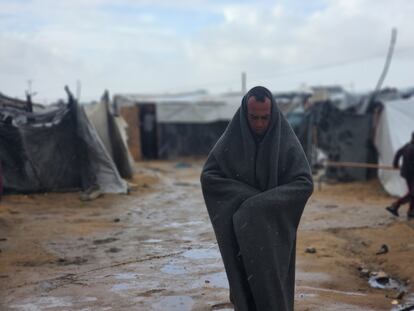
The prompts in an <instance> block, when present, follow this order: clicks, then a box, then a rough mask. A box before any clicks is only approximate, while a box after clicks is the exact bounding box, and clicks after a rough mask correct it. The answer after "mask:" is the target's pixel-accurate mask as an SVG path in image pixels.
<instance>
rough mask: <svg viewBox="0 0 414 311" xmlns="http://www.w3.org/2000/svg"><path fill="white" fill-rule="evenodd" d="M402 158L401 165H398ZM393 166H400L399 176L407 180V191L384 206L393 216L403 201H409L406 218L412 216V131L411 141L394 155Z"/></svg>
mask: <svg viewBox="0 0 414 311" xmlns="http://www.w3.org/2000/svg"><path fill="white" fill-rule="evenodd" d="M401 158H402V160H403V161H402V165H401V166H399V162H400V159H401ZM393 166H394V167H395V168H400V173H401V176H402V177H403V178H404V179H405V181H406V182H407V187H408V192H407V194H406V195H405V196H403V197H401V198H399V199H398V200H397V201H395V202H394V203H393V204H391V206H388V207H386V210H387V211H389V212H390V213H391V214H393V215H394V216H399V213H398V209H399V208H400V207H401V205H403V204H405V203H410V206H409V208H408V212H407V218H408V219H413V218H414V132H413V133H412V134H411V141H410V142H408V143H407V144H405V145H404V146H403V147H402V148H400V149H399V150H398V151H397V153H396V154H395V157H394V163H393Z"/></svg>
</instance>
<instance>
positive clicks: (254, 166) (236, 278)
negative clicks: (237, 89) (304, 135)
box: [201, 92, 313, 311]
mask: <svg viewBox="0 0 414 311" xmlns="http://www.w3.org/2000/svg"><path fill="white" fill-rule="evenodd" d="M269 94H270V92H269ZM271 98H272V113H271V123H270V125H269V128H268V130H267V132H266V134H265V135H264V137H263V138H262V139H261V141H260V142H256V141H255V139H254V136H253V135H252V133H251V131H250V128H249V125H248V121H247V117H246V116H247V95H246V96H245V97H244V98H243V100H242V105H241V107H240V108H239V110H238V111H237V112H236V114H235V115H234V117H233V119H232V121H231V122H230V124H229V126H228V127H227V129H226V131H225V132H224V134H223V135H222V136H221V138H220V139H219V141H218V142H217V144H216V145H215V146H214V148H213V149H212V151H211V152H210V154H209V156H208V159H207V161H206V163H205V165H204V168H203V171H202V174H201V185H202V190H203V195H204V200H205V203H206V206H207V209H208V213H209V216H210V219H211V222H212V225H213V228H214V231H215V234H216V238H217V241H218V245H219V248H220V252H221V255H222V258H223V262H224V266H225V270H226V273H227V277H228V280H229V284H230V299H231V300H232V302H233V304H234V306H235V310H237V311H244V310H249V311H251V310H258V311H265V310H272V311H282V310H283V311H284V310H293V303H294V283H295V253H296V231H297V228H298V225H299V220H300V218H301V215H302V212H303V208H304V206H305V204H306V201H307V199H308V198H309V196H310V195H311V193H312V190H313V183H312V176H311V173H310V169H309V165H308V162H307V160H306V157H305V154H304V152H303V150H302V147H301V145H300V143H299V141H298V139H297V138H296V136H295V134H294V132H293V131H292V129H291V127H290V126H289V124H288V123H287V121H286V119H285V118H284V117H283V115H282V114H281V112H280V111H279V109H278V107H277V105H276V103H275V102H274V100H273V97H271Z"/></svg>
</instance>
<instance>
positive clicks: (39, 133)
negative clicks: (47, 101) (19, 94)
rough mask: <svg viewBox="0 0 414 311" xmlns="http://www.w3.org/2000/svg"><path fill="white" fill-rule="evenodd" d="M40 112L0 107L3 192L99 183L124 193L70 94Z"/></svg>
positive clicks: (86, 186)
mask: <svg viewBox="0 0 414 311" xmlns="http://www.w3.org/2000/svg"><path fill="white" fill-rule="evenodd" d="M45 110H46V111H44V112H43V111H42V112H27V111H24V110H22V109H17V108H16V107H13V106H12V105H4V106H2V107H0V150H1V153H0V162H1V164H2V169H3V186H4V190H5V191H6V192H12V193H31V192H47V191H71V190H77V189H83V190H85V191H86V190H88V189H91V188H99V190H100V191H101V192H103V193H126V192H127V190H128V189H127V183H126V182H125V181H124V180H123V179H122V178H121V176H120V175H119V173H118V170H117V168H116V166H115V164H114V162H113V161H112V159H111V157H110V155H109V154H108V152H107V150H106V148H105V146H104V144H103V143H102V141H101V139H100V138H99V136H98V134H97V132H96V130H95V128H94V127H93V126H92V125H91V123H90V122H89V120H88V118H87V116H86V114H85V111H84V109H83V107H80V106H78V104H77V102H76V101H75V100H74V99H73V97H72V96H70V97H69V103H68V104H61V105H55V106H52V107H49V108H48V109H45Z"/></svg>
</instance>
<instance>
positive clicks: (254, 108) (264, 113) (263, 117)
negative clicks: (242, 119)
mask: <svg viewBox="0 0 414 311" xmlns="http://www.w3.org/2000/svg"><path fill="white" fill-rule="evenodd" d="M271 109H272V102H271V101H270V99H269V98H267V97H266V99H265V101H264V102H260V101H258V100H256V97H254V96H251V97H250V98H249V99H248V100H247V120H248V121H249V125H250V129H251V130H252V131H253V133H255V134H257V135H263V134H264V133H265V132H266V130H267V128H268V127H269V123H270V116H271Z"/></svg>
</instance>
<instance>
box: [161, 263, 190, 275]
mask: <svg viewBox="0 0 414 311" xmlns="http://www.w3.org/2000/svg"><path fill="white" fill-rule="evenodd" d="M161 272H164V273H168V274H185V273H187V270H186V269H185V268H184V267H183V266H177V265H175V264H173V263H169V264H166V265H165V266H163V267H162V268H161Z"/></svg>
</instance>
